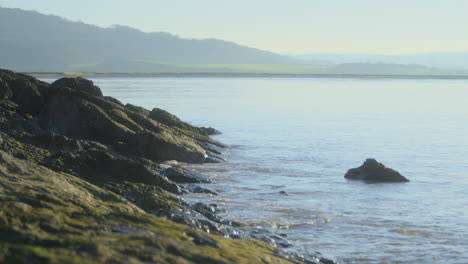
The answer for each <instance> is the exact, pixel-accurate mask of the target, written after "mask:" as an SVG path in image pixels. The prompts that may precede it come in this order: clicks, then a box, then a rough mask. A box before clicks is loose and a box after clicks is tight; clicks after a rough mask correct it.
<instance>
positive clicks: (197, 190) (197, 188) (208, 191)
mask: <svg viewBox="0 0 468 264" xmlns="http://www.w3.org/2000/svg"><path fill="white" fill-rule="evenodd" d="M186 188H187V189H188V191H189V192H191V193H206V194H211V195H218V193H217V192H215V191H213V190H211V189H208V188H205V187H202V186H200V185H197V184H189V185H188V186H187V187H186Z"/></svg>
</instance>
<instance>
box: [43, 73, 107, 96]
mask: <svg viewBox="0 0 468 264" xmlns="http://www.w3.org/2000/svg"><path fill="white" fill-rule="evenodd" d="M51 87H52V88H60V87H69V88H72V89H74V90H78V91H82V92H86V93H89V94H92V95H94V96H99V97H102V92H101V89H100V88H99V87H97V86H95V85H94V84H93V82H92V81H90V80H87V79H84V78H81V77H77V78H61V79H59V80H57V81H55V82H53V83H52V85H51Z"/></svg>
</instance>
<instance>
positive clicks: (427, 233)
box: [390, 229, 431, 237]
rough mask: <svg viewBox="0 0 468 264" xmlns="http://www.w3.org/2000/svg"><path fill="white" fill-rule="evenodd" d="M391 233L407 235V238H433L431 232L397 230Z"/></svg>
mask: <svg viewBox="0 0 468 264" xmlns="http://www.w3.org/2000/svg"><path fill="white" fill-rule="evenodd" d="M390 231H391V232H395V233H398V234H400V235H405V236H424V237H429V236H431V233H429V232H425V231H417V230H407V229H396V230H390Z"/></svg>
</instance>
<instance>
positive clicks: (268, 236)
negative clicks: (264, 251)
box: [246, 228, 292, 248]
mask: <svg viewBox="0 0 468 264" xmlns="http://www.w3.org/2000/svg"><path fill="white" fill-rule="evenodd" d="M246 234H247V236H249V237H251V238H254V239H257V240H261V241H265V242H267V243H270V244H272V245H276V246H278V247H281V248H288V247H290V246H292V243H291V241H289V240H287V239H286V238H285V237H284V236H281V235H280V234H278V233H275V232H272V231H270V230H268V229H264V228H260V229H254V230H251V231H249V232H247V233H246Z"/></svg>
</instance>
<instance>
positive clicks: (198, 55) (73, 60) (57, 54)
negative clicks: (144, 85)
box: [0, 8, 297, 72]
mask: <svg viewBox="0 0 468 264" xmlns="http://www.w3.org/2000/svg"><path fill="white" fill-rule="evenodd" d="M296 62H297V60H296V59H292V58H289V57H287V56H282V55H278V54H274V53H271V52H267V51H262V50H259V49H254V48H249V47H244V46H240V45H237V44H235V43H232V42H226V41H222V40H216V39H205V40H195V39H183V38H179V37H177V36H174V35H171V34H169V33H161V32H159V33H145V32H142V31H139V30H137V29H134V28H130V27H126V26H114V27H111V28H101V27H97V26H94V25H88V24H84V23H81V22H73V21H69V20H67V19H64V18H61V17H57V16H53V15H43V14H40V13H38V12H34V11H24V10H20V9H10V8H0V67H3V68H9V69H12V70H16V71H93V70H96V71H104V72H106V71H109V72H112V71H118V72H132V71H148V72H160V71H179V70H184V69H185V68H186V67H185V66H184V64H188V65H190V64H295V63H296ZM167 63H171V64H177V65H176V66H174V65H167ZM199 70H202V69H199Z"/></svg>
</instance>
